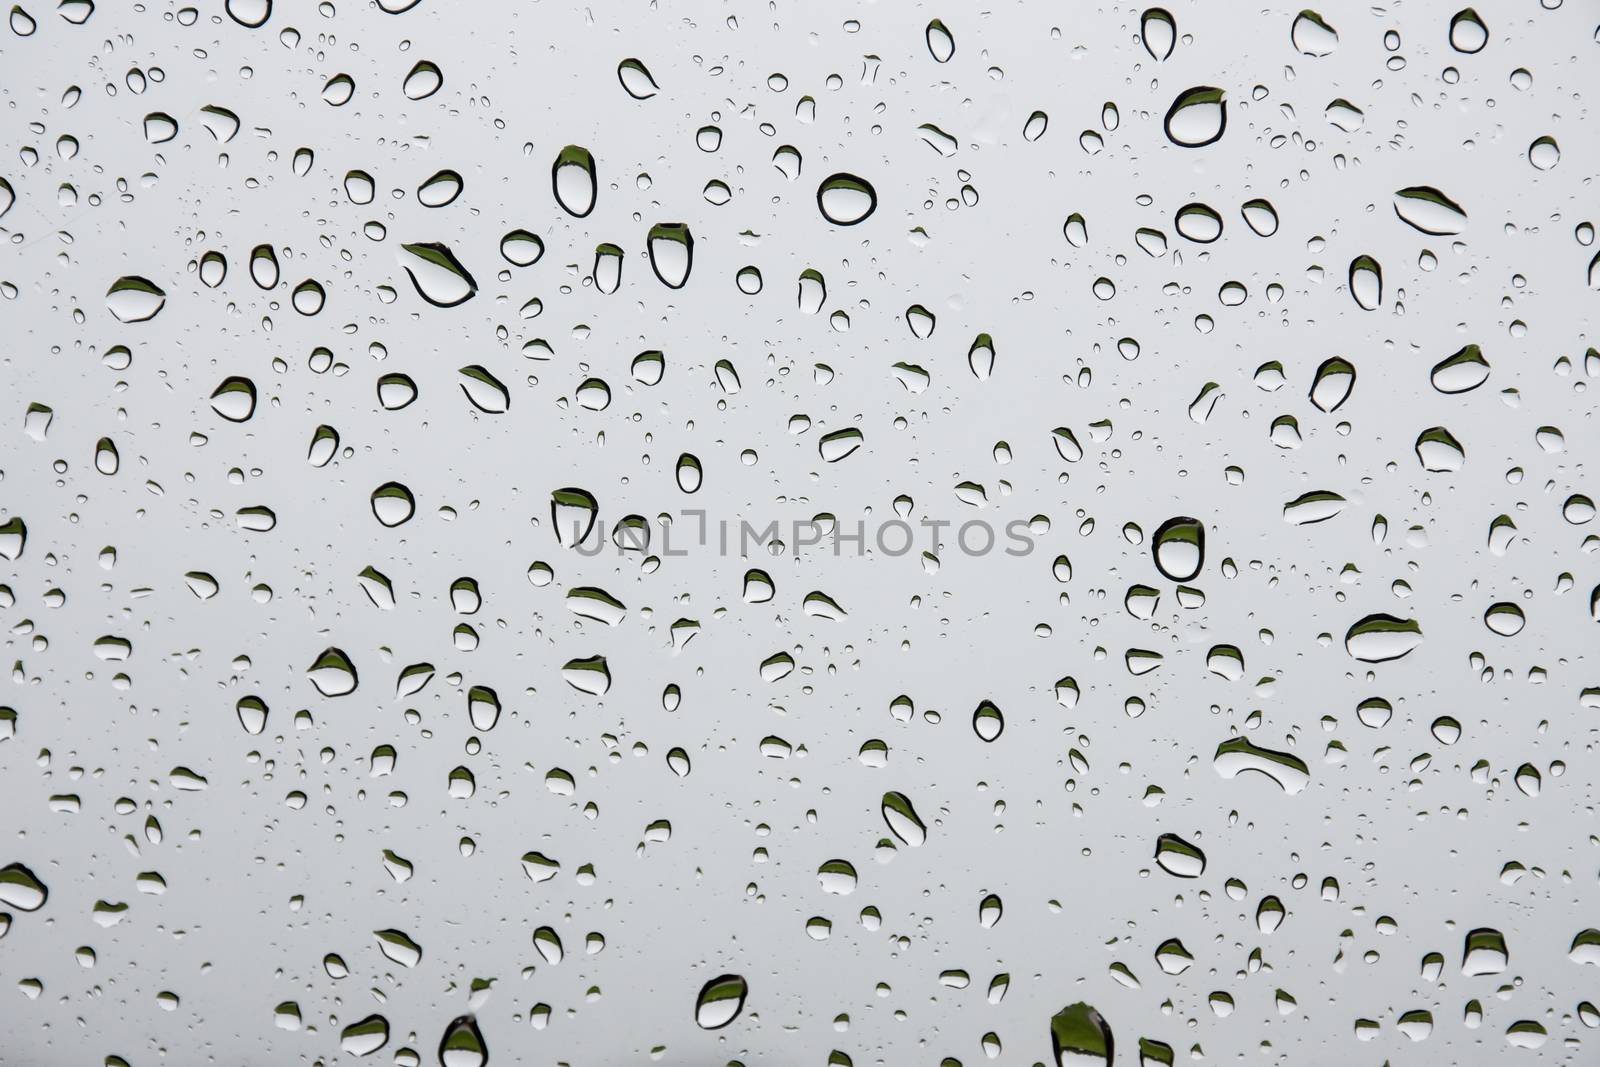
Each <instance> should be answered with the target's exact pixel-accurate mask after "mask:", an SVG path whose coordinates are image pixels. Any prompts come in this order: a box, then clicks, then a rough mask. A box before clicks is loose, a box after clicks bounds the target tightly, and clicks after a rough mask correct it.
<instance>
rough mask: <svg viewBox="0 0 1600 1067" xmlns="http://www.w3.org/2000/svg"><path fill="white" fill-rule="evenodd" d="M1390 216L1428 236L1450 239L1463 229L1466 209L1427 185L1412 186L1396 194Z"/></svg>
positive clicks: (1465, 223)
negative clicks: (1393, 214) (1392, 212)
mask: <svg viewBox="0 0 1600 1067" xmlns="http://www.w3.org/2000/svg"><path fill="white" fill-rule="evenodd" d="M1394 213H1395V215H1396V217H1398V218H1399V219H1400V220H1401V221H1402V222H1404V223H1405V224H1406V225H1408V226H1410V227H1411V228H1412V229H1414V230H1417V231H1419V232H1421V233H1425V234H1428V235H1429V236H1430V237H1452V236H1454V235H1456V234H1458V233H1460V232H1462V231H1463V230H1465V229H1466V228H1467V212H1466V210H1465V209H1464V208H1463V207H1462V206H1461V205H1460V204H1458V203H1456V202H1455V201H1454V200H1451V199H1450V198H1449V197H1448V196H1445V195H1444V194H1443V193H1441V192H1440V191H1439V190H1437V189H1435V188H1434V187H1433V186H1431V185H1412V186H1409V187H1407V188H1405V189H1401V190H1399V191H1398V192H1396V193H1395V194H1394Z"/></svg>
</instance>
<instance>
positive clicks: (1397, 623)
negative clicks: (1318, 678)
mask: <svg viewBox="0 0 1600 1067" xmlns="http://www.w3.org/2000/svg"><path fill="white" fill-rule="evenodd" d="M1421 644H1422V627H1421V626H1419V625H1418V624H1417V622H1416V620H1415V619H1401V618H1397V617H1396V616H1394V615H1387V614H1384V613H1382V612H1379V613H1377V614H1373V615H1368V616H1366V617H1365V618H1363V619H1361V620H1359V621H1357V622H1355V623H1353V624H1352V625H1351V627H1350V629H1349V630H1347V631H1346V632H1345V635H1344V648H1345V651H1346V652H1348V653H1349V654H1350V656H1351V658H1353V659H1357V660H1360V661H1361V662H1362V663H1386V662H1388V661H1389V660H1394V659H1400V658H1401V657H1403V656H1408V655H1410V654H1411V653H1412V652H1413V651H1415V650H1416V648H1417V646H1419V645H1421Z"/></svg>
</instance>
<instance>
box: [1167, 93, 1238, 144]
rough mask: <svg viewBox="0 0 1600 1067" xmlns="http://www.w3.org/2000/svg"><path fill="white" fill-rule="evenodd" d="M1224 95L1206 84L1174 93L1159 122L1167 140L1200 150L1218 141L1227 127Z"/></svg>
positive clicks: (1226, 106) (1226, 107)
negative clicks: (1164, 116) (1164, 117)
mask: <svg viewBox="0 0 1600 1067" xmlns="http://www.w3.org/2000/svg"><path fill="white" fill-rule="evenodd" d="M1224 95H1225V94H1224V93H1223V91H1222V90H1221V89H1218V88H1216V87H1214V86H1210V85H1197V86H1195V87H1194V88H1192V89H1187V90H1185V91H1184V92H1182V93H1179V94H1178V97H1177V99H1175V100H1173V101H1172V106H1171V107H1169V108H1168V109H1167V117H1166V119H1165V121H1164V123H1163V125H1164V126H1165V128H1166V131H1167V139H1168V140H1169V141H1171V142H1172V143H1173V144H1175V145H1181V146H1182V147H1184V148H1202V147H1204V146H1206V145H1208V144H1213V143H1214V142H1216V141H1218V140H1221V138H1222V134H1223V132H1224V131H1225V130H1226V129H1227V128H1228V104H1227V101H1226V100H1225V99H1224Z"/></svg>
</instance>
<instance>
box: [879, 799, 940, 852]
mask: <svg viewBox="0 0 1600 1067" xmlns="http://www.w3.org/2000/svg"><path fill="white" fill-rule="evenodd" d="M880 811H881V812H882V813H883V821H884V822H885V823H886V824H888V827H889V832H890V833H892V834H894V836H895V837H896V838H897V839H899V840H900V841H901V842H902V843H904V844H907V845H910V846H911V847H912V848H916V847H917V846H918V845H920V844H922V843H923V842H924V841H926V840H927V839H928V828H927V827H926V826H924V825H923V823H922V819H921V818H919V817H918V815H917V810H916V808H914V807H912V806H911V799H910V798H909V797H907V796H906V795H905V794H904V793H896V792H889V793H885V794H883V803H882V804H881V805H880Z"/></svg>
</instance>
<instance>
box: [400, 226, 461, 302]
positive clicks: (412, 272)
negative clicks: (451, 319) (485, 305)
mask: <svg viewBox="0 0 1600 1067" xmlns="http://www.w3.org/2000/svg"><path fill="white" fill-rule="evenodd" d="M400 248H401V255H400V257H399V259H400V265H401V266H402V267H404V268H405V270H406V274H407V275H408V276H409V277H410V278H411V284H412V285H413V286H414V287H415V288H416V290H417V295H418V296H420V297H422V299H424V300H426V301H427V302H428V303H430V304H432V305H433V306H434V307H441V308H453V307H456V306H457V305H460V304H464V303H466V302H467V301H468V300H470V299H472V297H473V295H474V294H476V293H477V291H478V283H477V282H476V281H474V280H473V278H472V275H471V274H469V273H467V268H466V267H464V266H462V265H461V261H460V260H458V259H456V257H455V253H453V252H451V251H450V249H449V248H447V247H445V246H444V245H442V244H439V243H438V242H436V241H427V242H422V243H418V244H403V245H401V246H400Z"/></svg>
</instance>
